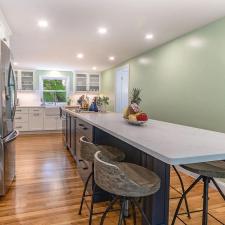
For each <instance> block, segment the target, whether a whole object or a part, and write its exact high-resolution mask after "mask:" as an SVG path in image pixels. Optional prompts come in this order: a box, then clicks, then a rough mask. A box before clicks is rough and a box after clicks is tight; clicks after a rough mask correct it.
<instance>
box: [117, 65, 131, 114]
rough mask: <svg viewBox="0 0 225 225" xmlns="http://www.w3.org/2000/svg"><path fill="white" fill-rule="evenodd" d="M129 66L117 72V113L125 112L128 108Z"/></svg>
mask: <svg viewBox="0 0 225 225" xmlns="http://www.w3.org/2000/svg"><path fill="white" fill-rule="evenodd" d="M128 90H129V65H126V66H123V67H120V68H118V69H117V70H116V112H123V110H124V109H125V108H126V107H127V106H128V98H129V97H128Z"/></svg>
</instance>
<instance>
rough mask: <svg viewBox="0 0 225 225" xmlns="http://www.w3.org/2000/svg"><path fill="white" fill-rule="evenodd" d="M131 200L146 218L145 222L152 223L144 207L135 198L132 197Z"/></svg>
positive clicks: (148, 224)
mask: <svg viewBox="0 0 225 225" xmlns="http://www.w3.org/2000/svg"><path fill="white" fill-rule="evenodd" d="M131 201H132V202H133V203H134V205H135V206H136V207H137V208H138V210H139V211H140V213H141V215H142V217H143V218H144V220H145V222H146V224H147V225H151V224H150V222H149V220H148V218H147V216H146V214H145V212H144V211H143V209H142V208H141V206H140V205H139V204H138V202H137V201H136V200H135V199H131Z"/></svg>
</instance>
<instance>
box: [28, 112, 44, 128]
mask: <svg viewBox="0 0 225 225" xmlns="http://www.w3.org/2000/svg"><path fill="white" fill-rule="evenodd" d="M43 127H44V120H43V112H36V113H31V114H29V130H31V131H35V130H43Z"/></svg>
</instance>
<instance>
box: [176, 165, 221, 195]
mask: <svg viewBox="0 0 225 225" xmlns="http://www.w3.org/2000/svg"><path fill="white" fill-rule="evenodd" d="M176 168H177V169H178V170H179V171H180V172H182V173H184V174H187V175H188V176H190V177H193V178H197V177H198V176H199V175H198V174H195V173H192V172H190V171H187V170H185V169H184V168H182V167H180V166H176ZM215 180H216V182H217V184H218V185H219V187H220V188H221V190H222V191H223V193H224V194H225V182H223V181H221V180H220V179H215ZM210 187H212V188H214V189H216V188H215V185H214V184H212V183H210Z"/></svg>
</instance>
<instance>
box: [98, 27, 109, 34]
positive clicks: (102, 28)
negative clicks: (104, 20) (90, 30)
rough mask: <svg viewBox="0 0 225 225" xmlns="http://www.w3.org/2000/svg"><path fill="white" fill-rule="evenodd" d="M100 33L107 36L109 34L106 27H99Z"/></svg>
mask: <svg viewBox="0 0 225 225" xmlns="http://www.w3.org/2000/svg"><path fill="white" fill-rule="evenodd" d="M98 33H99V34H106V33H107V28H105V27H99V28H98Z"/></svg>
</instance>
